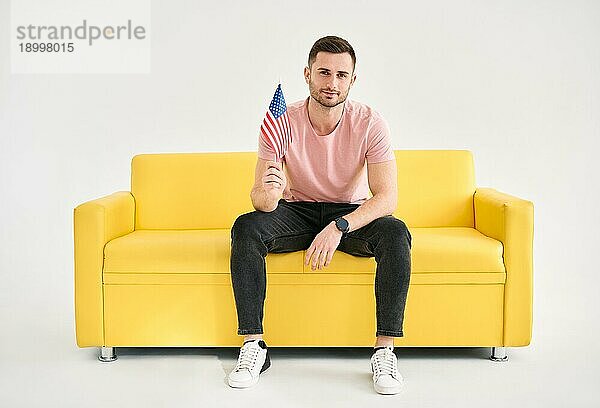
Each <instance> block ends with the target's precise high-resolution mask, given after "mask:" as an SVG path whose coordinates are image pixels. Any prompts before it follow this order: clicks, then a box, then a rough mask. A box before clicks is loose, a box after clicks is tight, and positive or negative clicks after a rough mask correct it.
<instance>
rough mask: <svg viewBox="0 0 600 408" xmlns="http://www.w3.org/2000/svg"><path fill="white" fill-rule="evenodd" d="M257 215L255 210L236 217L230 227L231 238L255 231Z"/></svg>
mask: <svg viewBox="0 0 600 408" xmlns="http://www.w3.org/2000/svg"><path fill="white" fill-rule="evenodd" d="M259 216H260V215H259V213H258V212H257V211H253V212H249V213H246V214H242V215H240V216H239V217H237V218H236V220H235V221H234V222H233V226H232V227H231V239H234V238H235V237H236V236H246V235H247V234H252V233H254V232H256V231H257V230H258V228H257V225H258V222H259V221H258V217H259Z"/></svg>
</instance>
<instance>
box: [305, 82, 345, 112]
mask: <svg viewBox="0 0 600 408" xmlns="http://www.w3.org/2000/svg"><path fill="white" fill-rule="evenodd" d="M308 89H309V90H310V96H311V97H312V98H313V99H315V100H316V101H317V102H319V104H320V105H321V106H324V107H326V108H333V107H335V106H337V105H339V104H340V103H344V102H345V101H346V98H348V92H349V89H348V90H347V91H346V93H345V94H344V93H342V92H341V91H340V92H339V94H338V95H335V96H334V97H333V98H332V99H327V98H326V97H325V95H324V94H323V93H321V91H320V90H319V89H316V88H315V87H314V86H313V83H312V81H311V82H309V84H308Z"/></svg>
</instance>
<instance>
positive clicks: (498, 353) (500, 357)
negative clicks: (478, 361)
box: [490, 347, 508, 361]
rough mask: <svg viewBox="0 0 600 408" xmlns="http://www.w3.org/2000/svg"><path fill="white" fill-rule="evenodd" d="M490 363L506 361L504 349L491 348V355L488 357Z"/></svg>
mask: <svg viewBox="0 0 600 408" xmlns="http://www.w3.org/2000/svg"><path fill="white" fill-rule="evenodd" d="M490 360H492V361H508V355H507V354H506V347H492V355H491V356H490Z"/></svg>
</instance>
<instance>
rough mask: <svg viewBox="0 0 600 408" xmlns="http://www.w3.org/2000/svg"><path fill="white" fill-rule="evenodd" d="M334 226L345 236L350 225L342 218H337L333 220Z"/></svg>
mask: <svg viewBox="0 0 600 408" xmlns="http://www.w3.org/2000/svg"><path fill="white" fill-rule="evenodd" d="M335 226H336V227H337V229H339V230H340V231H342V234H347V233H348V231H349V230H350V224H348V221H347V220H346V219H345V218H343V217H338V218H336V219H335Z"/></svg>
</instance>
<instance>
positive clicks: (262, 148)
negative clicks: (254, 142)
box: [258, 131, 275, 161]
mask: <svg viewBox="0 0 600 408" xmlns="http://www.w3.org/2000/svg"><path fill="white" fill-rule="evenodd" d="M258 157H259V158H261V159H263V160H271V161H275V151H274V150H273V148H272V147H271V145H270V144H269V143H268V141H267V138H266V137H265V135H264V134H263V132H262V131H259V132H258Z"/></svg>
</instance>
